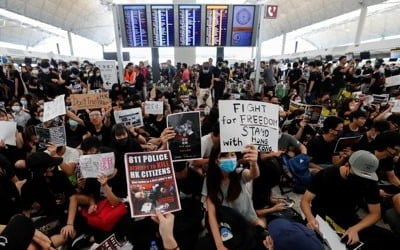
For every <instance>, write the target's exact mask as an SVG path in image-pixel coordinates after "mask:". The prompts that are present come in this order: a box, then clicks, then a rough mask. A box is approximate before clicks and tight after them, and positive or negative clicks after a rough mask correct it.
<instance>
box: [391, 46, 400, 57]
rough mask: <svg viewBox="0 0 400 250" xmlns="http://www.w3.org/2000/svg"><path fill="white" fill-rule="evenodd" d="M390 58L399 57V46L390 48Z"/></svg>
mask: <svg viewBox="0 0 400 250" xmlns="http://www.w3.org/2000/svg"><path fill="white" fill-rule="evenodd" d="M390 58H400V48H399V49H392V50H390Z"/></svg>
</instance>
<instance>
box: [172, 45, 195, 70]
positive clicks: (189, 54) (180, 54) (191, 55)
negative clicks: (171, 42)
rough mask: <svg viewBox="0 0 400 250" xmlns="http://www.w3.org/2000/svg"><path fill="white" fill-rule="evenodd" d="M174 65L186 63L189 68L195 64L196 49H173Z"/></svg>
mask: <svg viewBox="0 0 400 250" xmlns="http://www.w3.org/2000/svg"><path fill="white" fill-rule="evenodd" d="M174 61H175V64H176V63H178V62H180V63H187V64H188V65H189V66H191V65H193V64H195V63H196V48H195V47H175V49H174Z"/></svg>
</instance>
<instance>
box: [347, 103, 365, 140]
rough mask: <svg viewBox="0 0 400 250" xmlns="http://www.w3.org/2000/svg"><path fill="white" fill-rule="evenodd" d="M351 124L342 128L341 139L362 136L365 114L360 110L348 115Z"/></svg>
mask: <svg viewBox="0 0 400 250" xmlns="http://www.w3.org/2000/svg"><path fill="white" fill-rule="evenodd" d="M350 120H351V122H350V123H349V124H348V125H346V126H344V127H343V136H342V137H353V136H359V135H362V134H363V133H364V131H365V127H364V125H365V122H366V121H367V114H366V113H365V112H363V111H361V110H357V111H355V112H353V113H351V114H350Z"/></svg>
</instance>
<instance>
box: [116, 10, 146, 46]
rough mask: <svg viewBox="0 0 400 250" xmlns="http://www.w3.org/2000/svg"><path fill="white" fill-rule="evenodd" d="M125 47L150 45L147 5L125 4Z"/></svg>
mask: <svg viewBox="0 0 400 250" xmlns="http://www.w3.org/2000/svg"><path fill="white" fill-rule="evenodd" d="M122 9H123V15H124V24H125V37H126V41H124V46H125V47H147V46H149V35H148V33H147V18H146V6H145V5H124V6H123V7H122Z"/></svg>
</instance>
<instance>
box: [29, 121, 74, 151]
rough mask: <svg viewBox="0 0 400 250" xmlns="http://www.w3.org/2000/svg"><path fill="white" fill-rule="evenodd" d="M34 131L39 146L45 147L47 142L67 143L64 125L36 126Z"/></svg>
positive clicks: (59, 144)
mask: <svg viewBox="0 0 400 250" xmlns="http://www.w3.org/2000/svg"><path fill="white" fill-rule="evenodd" d="M35 131H36V136H37V137H38V140H39V148H46V147H47V144H48V143H53V144H55V145H56V146H63V145H66V144H67V136H66V133H65V127H64V126H59V127H51V128H43V127H40V126H36V127H35Z"/></svg>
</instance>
